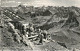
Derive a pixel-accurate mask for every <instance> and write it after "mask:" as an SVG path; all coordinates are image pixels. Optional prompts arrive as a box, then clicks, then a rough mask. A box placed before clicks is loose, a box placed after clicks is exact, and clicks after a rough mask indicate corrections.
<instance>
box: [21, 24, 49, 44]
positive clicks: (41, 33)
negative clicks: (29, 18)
mask: <svg viewBox="0 0 80 51" xmlns="http://www.w3.org/2000/svg"><path fill="white" fill-rule="evenodd" d="M22 34H23V35H26V36H27V37H29V39H32V40H33V39H35V40H39V44H43V39H45V40H46V39H47V35H48V33H47V31H46V30H41V29H40V28H34V26H33V25H32V24H29V25H28V26H24V25H23V26H22Z"/></svg>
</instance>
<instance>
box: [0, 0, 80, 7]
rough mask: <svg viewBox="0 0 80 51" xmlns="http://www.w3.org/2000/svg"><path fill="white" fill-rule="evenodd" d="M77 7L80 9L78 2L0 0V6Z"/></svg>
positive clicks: (73, 0) (62, 0)
mask: <svg viewBox="0 0 80 51" xmlns="http://www.w3.org/2000/svg"><path fill="white" fill-rule="evenodd" d="M19 4H23V5H26V6H43V5H45V6H77V7H80V0H1V6H18V5H19Z"/></svg>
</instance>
